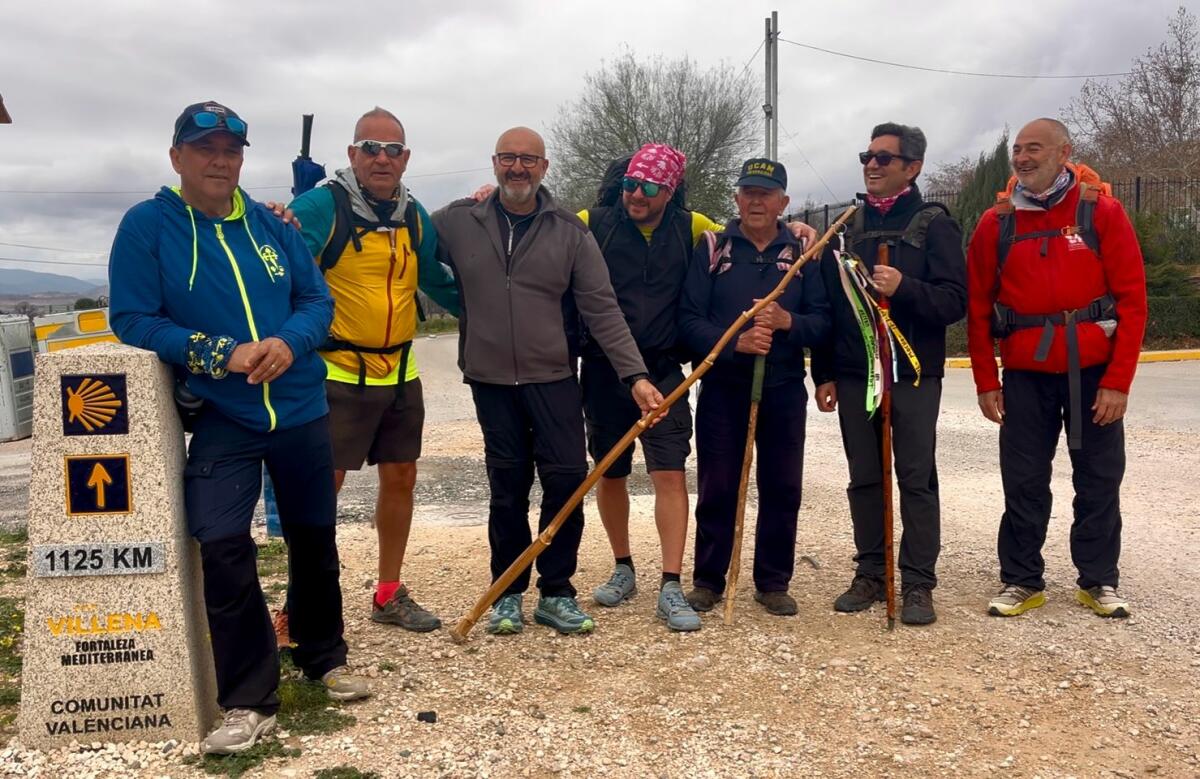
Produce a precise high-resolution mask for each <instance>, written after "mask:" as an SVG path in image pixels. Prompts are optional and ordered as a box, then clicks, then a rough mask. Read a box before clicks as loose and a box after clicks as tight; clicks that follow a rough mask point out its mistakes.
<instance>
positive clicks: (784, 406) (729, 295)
mask: <svg viewBox="0 0 1200 779" xmlns="http://www.w3.org/2000/svg"><path fill="white" fill-rule="evenodd" d="M736 202H737V207H738V218H737V219H734V220H733V221H731V222H730V223H729V224H728V225H727V226H726V227H725V232H724V233H723V234H722V235H721V236H720V237H719V238H718V239H716V244H715V247H716V250H715V252H714V251H712V250H710V247H709V244H708V242H701V243H700V245H699V246H698V247H697V248H696V250H695V252H694V254H693V256H692V262H691V265H690V267H689V268H688V274H687V279H686V280H685V281H684V285H683V296H682V298H681V299H680V301H679V334H680V338H681V339H682V340H683V342H684V344H685V345H686V346H687V347H688V348H689V349H690V350H691V351H692V352H693V353H694V354H695V355H697V356H698V357H699V356H703V355H705V354H707V353H708V351H709V350H710V349H712V347H713V345H714V344H716V342H717V341H718V340H719V339H720V337H721V336H722V335H723V334H724V332H725V330H726V328H728V327H729V326H730V325H731V324H733V322H734V321H735V320H736V319H737V318H738V317H739V316H740V315H741V313H742V312H743V311H745V310H746V309H748V308H750V306H751V305H753V304H754V301H755V300H756V299H759V298H763V297H766V295H767V293H769V292H770V291H771V290H772V289H774V288H775V286H776V285H777V284H779V282H780V280H781V279H782V278H783V277H784V275H785V274H786V273H788V272H789V269H790V266H791V264H792V263H793V262H794V261H795V260H796V258H797V257H799V256H800V253H799V245H798V244H797V241H796V239H795V238H794V237H793V236H792V233H791V232H790V231H789V230H788V228H787V226H786V225H785V224H784V223H783V222H782V221H780V217H781V216H782V215H783V211H784V209H785V208H787V204H788V197H787V171H786V170H785V169H784V167H783V165H782V164H780V163H778V162H775V161H773V160H767V159H750V160H746V162H745V163H744V164H743V165H742V175H741V177H740V178H738V181H737V195H736ZM829 331H830V316H829V301H828V300H827V299H826V297H825V285H824V284H823V283H822V280H821V275H820V273H819V272H818V270H817V269H816V268H810V267H804V268H802V269H801V273H800V274H799V278H796V279H794V280H793V281H792V282H791V284H790V285H789V286H788V288H787V290H786V291H785V292H784V293H783V295H781V296H780V297H779V299H778V300H776V301H774V302H772V303H771V304H769V305H768V306H767V307H765V308H764V309H763V310H762V311H761V312H759V314H758V316H757V317H756V318H755V320H754V321H753V322H751V323H748V324H747V325H746V327H745V328H744V329H743V330H742V332H741V333H740V334H739V335H738V337H737V338H736V339H734V340H732V341H730V342H729V344H728V346H726V347H725V349H724V350H722V351H721V353H720V354H718V355H717V359H716V361H715V362H714V363H713V367H712V370H710V371H709V372H708V373H707V374H706V375H705V376H704V381H703V382H702V383H701V386H700V400H699V402H698V403H697V405H696V476H697V481H698V486H699V490H698V492H699V494H698V496H697V500H696V561H695V566H696V567H695V572H694V573H693V575H692V584H693V589H692V591H691V592H689V593H688V595H687V599H688V602H689V603H691V604H692V608H694V609H695V610H696V611H711V610H712V608H713V606H715V605H716V604H717V603H718V602H719V601H720V600H721V598H722V597H723V594H724V591H725V572H726V571H727V570H728V569H729V561H730V559H731V556H732V552H733V533H734V514H735V510H736V507H737V499H738V482H739V481H740V477H741V470H742V456H743V454H744V451H745V446H746V428H747V424H746V423H747V421H748V419H749V411H750V388H751V383H752V378H753V374H754V362H755V358H756V357H758V356H760V355H761V356H764V357H765V358H766V373H765V379H764V381H763V391H762V401H761V402H760V403H759V410H758V429H757V432H756V434H755V439H754V440H755V443H756V444H757V446H758V461H757V463H756V464H757V466H758V475H757V484H758V522H757V528H756V530H755V544H754V585H755V590H756V591H755V594H754V599H755V600H757V601H758V602H759V603H761V604H762V605H763V607H764V608H765V609H766V610H767V611H768V612H769V613H771V614H775V615H778V616H790V615H792V614H795V613H796V601H795V600H794V599H793V598H792V597H791V595H789V594H788V585H789V583H790V582H791V578H792V573H793V570H794V568H795V557H796V553H795V549H796V520H797V518H798V515H799V512H800V486H801V474H802V472H803V469H804V427H805V405H806V404H807V403H808V393H807V391H806V390H805V388H804V347H806V346H807V347H813V346H819V345H821V344H822V343H824V342H825V340H826V339H827V338H828V337H829Z"/></svg>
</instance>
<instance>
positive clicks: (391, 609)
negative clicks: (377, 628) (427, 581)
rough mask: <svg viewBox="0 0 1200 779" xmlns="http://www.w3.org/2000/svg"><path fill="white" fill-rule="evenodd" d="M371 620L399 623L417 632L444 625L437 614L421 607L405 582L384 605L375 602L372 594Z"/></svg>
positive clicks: (389, 623)
mask: <svg viewBox="0 0 1200 779" xmlns="http://www.w3.org/2000/svg"><path fill="white" fill-rule="evenodd" d="M371 621H372V622H380V623H383V624H386V625H399V626H400V627H402V628H404V629H405V630H411V631H413V632H416V633H428V632H429V631H431V630H437V629H438V628H440V627H441V626H442V621H441V620H440V619H438V618H437V616H435V615H434V614H432V613H430V612H428V611H426V610H425V609H423V608H421V607H420V606H419V605H418V604H417V602H416V601H415V600H413V599H412V596H410V595H409V594H408V588H407V587H405V586H404V585H403V584H402V585H400V589H398V590H396V593H395V594H394V595H392V597H391V598H388V602H387V603H385V604H383V605H382V606H380V605H379V604H378V603H376V602H375V596H374V595H372V596H371Z"/></svg>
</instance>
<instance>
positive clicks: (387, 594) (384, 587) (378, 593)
mask: <svg viewBox="0 0 1200 779" xmlns="http://www.w3.org/2000/svg"><path fill="white" fill-rule="evenodd" d="M398 589H400V580H399V579H397V580H396V581H394V582H379V583H378V584H376V585H375V605H376V606H380V607H382V606H383V605H384V604H385V603H387V602H388V601H389V600H391V599H392V596H393V595H395V594H396V590H398Z"/></svg>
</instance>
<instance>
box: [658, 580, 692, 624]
mask: <svg viewBox="0 0 1200 779" xmlns="http://www.w3.org/2000/svg"><path fill="white" fill-rule="evenodd" d="M656 613H657V614H658V618H659V619H665V620H666V621H667V627H668V628H670V629H671V630H679V631H687V630H699V629H700V615H699V614H697V613H696V610H695V609H693V608H692V604H690V603H688V602H687V598H685V597H683V588H682V587H680V586H679V582H666V583H665V584H663V587H662V590H661V591H660V592H659V593H658V610H657V611H656Z"/></svg>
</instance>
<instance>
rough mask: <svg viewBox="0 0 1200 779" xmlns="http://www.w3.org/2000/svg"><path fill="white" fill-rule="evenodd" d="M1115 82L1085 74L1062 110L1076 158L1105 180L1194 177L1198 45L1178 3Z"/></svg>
mask: <svg viewBox="0 0 1200 779" xmlns="http://www.w3.org/2000/svg"><path fill="white" fill-rule="evenodd" d="M1131 71H1132V72H1131V73H1130V75H1128V76H1126V77H1124V78H1122V79H1120V80H1119V81H1116V82H1110V81H1095V80H1091V79H1089V80H1088V81H1087V82H1085V83H1084V85H1083V87H1082V88H1081V89H1080V92H1079V95H1078V96H1077V97H1075V98H1074V99H1073V100H1072V101H1071V103H1070V104H1069V105H1068V106H1067V108H1066V109H1065V110H1064V111H1063V119H1064V121H1065V122H1066V123H1067V124H1068V125H1070V127H1071V129H1072V132H1073V133H1074V135H1075V145H1076V150H1077V153H1078V156H1079V157H1080V159H1083V160H1084V161H1086V162H1088V163H1089V164H1091V165H1093V166H1094V167H1096V168H1097V169H1098V170H1099V171H1101V173H1102V174H1103V175H1104V177H1105V178H1106V179H1111V178H1117V177H1121V176H1127V175H1133V174H1141V175H1150V176H1161V177H1168V176H1169V177H1180V176H1183V177H1192V176H1196V175H1200V47H1198V46H1197V30H1196V17H1195V16H1194V15H1193V14H1191V13H1189V12H1188V10H1187V9H1186V8H1185V7H1183V6H1180V7H1179V10H1178V12H1177V13H1176V14H1175V16H1174V17H1172V18H1171V20H1170V22H1169V23H1168V24H1167V39H1166V40H1165V41H1163V42H1162V43H1161V44H1159V45H1158V48H1156V49H1149V50H1147V52H1146V53H1145V55H1143V56H1141V57H1139V58H1137V59H1135V60H1134V61H1133V65H1132V68H1131Z"/></svg>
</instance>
